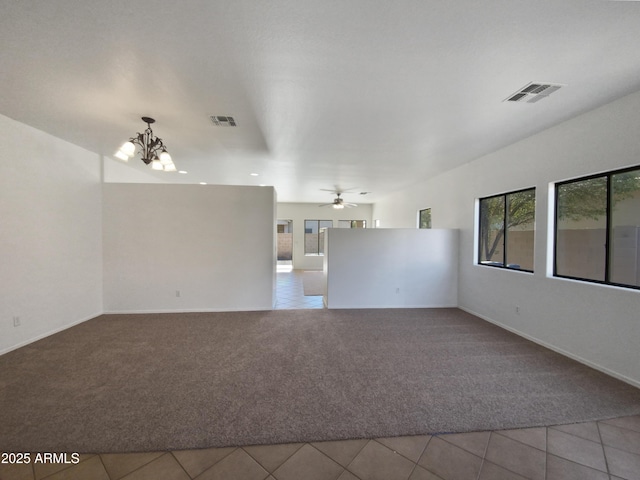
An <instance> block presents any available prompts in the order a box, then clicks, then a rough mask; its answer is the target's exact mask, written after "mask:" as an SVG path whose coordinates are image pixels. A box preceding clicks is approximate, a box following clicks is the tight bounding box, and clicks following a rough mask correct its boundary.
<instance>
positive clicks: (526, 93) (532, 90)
mask: <svg viewBox="0 0 640 480" xmlns="http://www.w3.org/2000/svg"><path fill="white" fill-rule="evenodd" d="M561 87H564V85H561V84H558V83H541V82H531V83H529V84H527V85H525V86H524V87H522V88H521V89H520V90H518V91H517V92H515V93H513V94H511V95H509V96H508V97H507V98H505V99H504V101H505V102H520V103H535V102H539V101H540V100H542V99H543V98H547V97H548V96H549V95H551V94H552V93H553V92H556V91H558V90H560V88H561Z"/></svg>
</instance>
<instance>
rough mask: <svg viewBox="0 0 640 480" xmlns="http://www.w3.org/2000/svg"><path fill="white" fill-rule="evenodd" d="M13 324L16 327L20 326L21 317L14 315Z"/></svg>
mask: <svg viewBox="0 0 640 480" xmlns="http://www.w3.org/2000/svg"><path fill="white" fill-rule="evenodd" d="M13 326H14V327H19V326H20V317H13Z"/></svg>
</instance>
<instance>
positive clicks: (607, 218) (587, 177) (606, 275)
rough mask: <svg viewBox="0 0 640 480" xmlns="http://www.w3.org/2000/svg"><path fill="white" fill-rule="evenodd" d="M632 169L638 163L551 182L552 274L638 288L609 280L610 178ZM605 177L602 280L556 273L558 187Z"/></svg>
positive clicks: (634, 168) (580, 280)
mask: <svg viewBox="0 0 640 480" xmlns="http://www.w3.org/2000/svg"><path fill="white" fill-rule="evenodd" d="M634 170H640V165H635V166H631V167H626V168H621V169H618V170H609V171H606V172H600V173H594V174H591V175H585V176H583V177H577V178H572V179H570V180H563V181H561V182H555V183H554V184H553V202H554V205H553V262H552V266H553V269H552V276H553V277H555V278H563V279H567V280H575V281H579V282H586V283H595V284H598V285H608V286H612V287H621V288H628V289H632V290H640V285H628V284H626V283H617V282H612V281H610V275H611V258H610V256H611V245H610V244H611V228H612V221H613V220H612V215H611V213H612V211H611V206H612V205H611V203H612V202H611V179H612V177H613V176H614V175H618V174H621V173H626V172H633V171H634ZM603 177H604V178H605V179H606V188H607V191H606V202H605V212H604V215H605V225H606V227H605V228H606V230H605V247H604V248H605V253H604V260H605V262H604V280H594V279H591V278H581V277H574V276H572V275H561V274H558V190H559V189H558V187H562V186H563V185H568V184H571V183H578V182H584V181H587V180H593V179H596V178H603Z"/></svg>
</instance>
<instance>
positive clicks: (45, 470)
mask: <svg viewBox="0 0 640 480" xmlns="http://www.w3.org/2000/svg"><path fill="white" fill-rule="evenodd" d="M277 275H278V290H277V298H278V303H277V308H283V309H286V308H323V305H322V297H305V296H304V295H303V292H302V272H301V271H292V272H278V274H277ZM34 455H35V452H34ZM32 458H33V455H32ZM43 479H46V480H87V479H88V480H120V479H123V480H146V479H153V480H189V479H197V480H439V479H440V480H522V479H529V480H560V479H563V480H621V479H624V480H640V415H638V416H633V417H624V418H617V419H612V420H606V421H600V422H587V423H581V424H574V425H562V426H553V427H548V428H547V427H540V428H528V429H519V430H502V431H493V432H471V433H462V434H443V435H435V436H431V435H424V436H413V437H397V438H376V439H364V440H345V441H335V442H319V443H295V444H285V445H262V446H245V447H229V448H210V449H204V450H186V451H184V450H183V451H173V452H152V453H123V454H89V455H81V457H80V462H79V463H78V464H75V465H73V464H34V463H31V464H22V465H9V464H2V463H0V480H43Z"/></svg>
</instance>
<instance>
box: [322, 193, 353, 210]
mask: <svg viewBox="0 0 640 480" xmlns="http://www.w3.org/2000/svg"><path fill="white" fill-rule="evenodd" d="M334 193H335V194H336V195H337V196H336V198H335V199H334V200H333V203H324V204H322V205H318V206H319V207H328V206H332V207H333V208H335V209H336V210H340V209H343V208H345V207H346V208H352V207H357V206H358V204H357V203H345V201H344V199H343V198H342V197H341V196H340V195H342V192H334Z"/></svg>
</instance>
